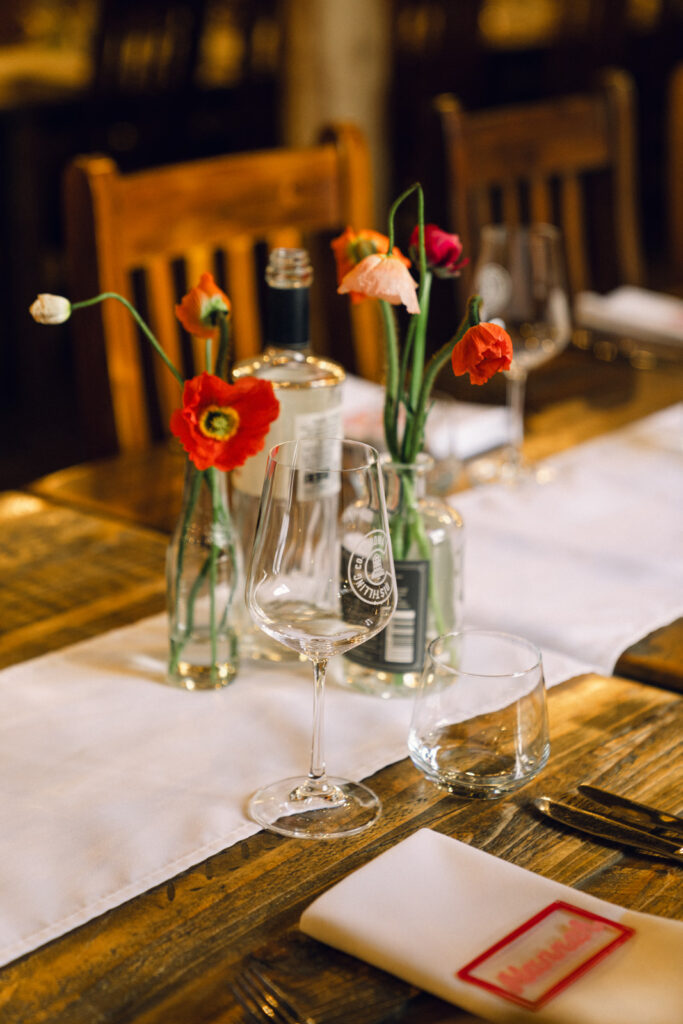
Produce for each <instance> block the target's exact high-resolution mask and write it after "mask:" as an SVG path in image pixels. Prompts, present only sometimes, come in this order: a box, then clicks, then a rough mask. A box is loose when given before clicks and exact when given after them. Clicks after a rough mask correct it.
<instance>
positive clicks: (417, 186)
mask: <svg viewBox="0 0 683 1024" xmlns="http://www.w3.org/2000/svg"><path fill="white" fill-rule="evenodd" d="M416 189H420V191H422V187H421V185H420V183H419V181H416V182H415V184H414V185H411V186H410V188H407V189H406V190H405V192H401V194H400V196H399V197H398V199H394V201H393V203H392V204H391V208H390V210H389V254H390V255H391V252H392V250H393V248H394V217H395V216H396V211H397V210H398V208H399V206H400V205H401V203H402V202H403V200H404V199H407V198H408V196H410V195H412V194H413V192H414V191H415V190H416Z"/></svg>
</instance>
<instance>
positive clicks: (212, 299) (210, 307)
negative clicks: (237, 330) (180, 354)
mask: <svg viewBox="0 0 683 1024" xmlns="http://www.w3.org/2000/svg"><path fill="white" fill-rule="evenodd" d="M217 312H222V313H228V314H229V313H230V299H229V298H228V296H227V295H226V294H225V292H222V291H221V289H220V288H219V287H218V285H217V284H216V282H215V281H214V279H213V275H212V274H209V273H208V271H205V272H204V273H203V274H202V276H201V277H200V278H199V284H198V285H195V287H194V288H190V290H189V292H188V293H187V295H184V296H183V299H182V301H181V302H180V305H178V306H176V307H175V315H176V316H177V317H178V319H179V320H180V322H181V324H182V325H183V327H184V328H185V330H186V331H188V332H189V333H190V334H193V335H194V336H195V337H196V338H215V337H217V335H218V325H217V324H216V317H215V314H216V313H217Z"/></svg>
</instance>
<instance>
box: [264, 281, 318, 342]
mask: <svg viewBox="0 0 683 1024" xmlns="http://www.w3.org/2000/svg"><path fill="white" fill-rule="evenodd" d="M308 307H309V290H308V288H272V287H271V288H269V289H268V305H267V324H266V339H267V343H268V345H272V346H273V348H284V349H297V348H308V345H309V341H310V339H309V336H308V332H309V324H308V321H309V316H308Z"/></svg>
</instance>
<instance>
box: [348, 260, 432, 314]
mask: <svg viewBox="0 0 683 1024" xmlns="http://www.w3.org/2000/svg"><path fill="white" fill-rule="evenodd" d="M337 291H338V292H339V294H340V295H342V294H344V293H345V292H358V293H359V294H360V295H364V296H366V297H367V298H372V299H384V300H385V301H386V302H390V303H391V305H392V306H400V305H401V304H403V305H404V306H405V307H406V309H407V310H408V312H409V313H419V312H420V304H419V302H418V301H417V295H416V294H415V293H416V291H417V281H416V280H415V278H414V277H413V276H412V275H411V273H410V271H409V270H408V268H407V266H406V261H405V260H404V259H399V258H398V257H396V256H382V255H380V254H379V253H376V254H374V255H372V256H366V257H365V259H363V260H361V261H360V263H358V264H356V266H355V267H353V269H352V270H350V271H349V272H348V274H346V276H345V277H344V279H343V280H342V283H341V284H340V285H339V287H338V288H337Z"/></svg>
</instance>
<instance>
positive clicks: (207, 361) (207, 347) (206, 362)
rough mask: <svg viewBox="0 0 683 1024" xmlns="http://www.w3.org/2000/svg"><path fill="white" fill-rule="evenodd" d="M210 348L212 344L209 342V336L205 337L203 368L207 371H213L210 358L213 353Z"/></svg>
mask: <svg viewBox="0 0 683 1024" xmlns="http://www.w3.org/2000/svg"><path fill="white" fill-rule="evenodd" d="M212 349H213V345H212V344H211V338H205V339H204V369H205V370H206V372H207V373H212V372H213V367H212V366H211V359H212V355H213V352H212Z"/></svg>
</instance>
